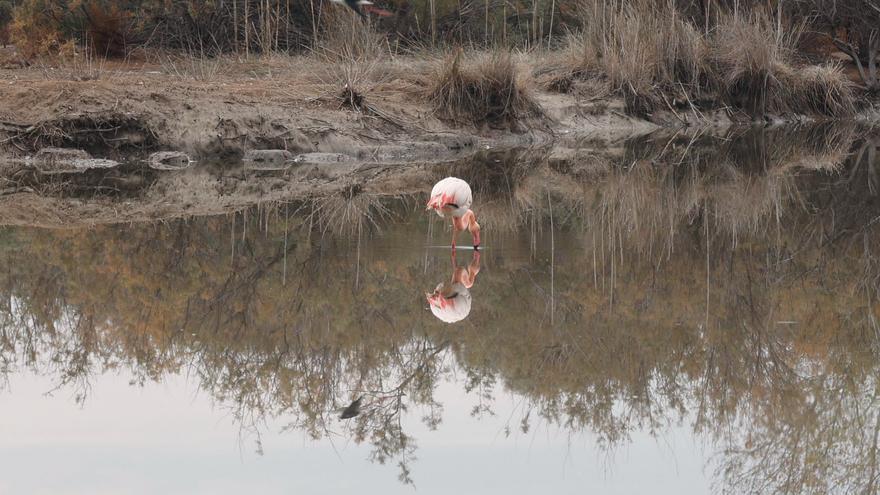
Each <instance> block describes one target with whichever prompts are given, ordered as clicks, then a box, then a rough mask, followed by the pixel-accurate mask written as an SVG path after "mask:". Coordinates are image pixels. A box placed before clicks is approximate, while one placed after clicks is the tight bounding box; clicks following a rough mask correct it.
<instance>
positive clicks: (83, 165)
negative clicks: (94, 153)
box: [34, 158, 119, 174]
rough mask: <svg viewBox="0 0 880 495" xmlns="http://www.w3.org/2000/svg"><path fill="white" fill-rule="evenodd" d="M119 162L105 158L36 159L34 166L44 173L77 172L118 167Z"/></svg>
mask: <svg viewBox="0 0 880 495" xmlns="http://www.w3.org/2000/svg"><path fill="white" fill-rule="evenodd" d="M118 166H119V162H117V161H114V160H107V159H104V158H77V159H74V160H56V161H54V162H44V161H35V162H34V168H36V169H37V170H39V171H40V172H42V173H44V174H76V173H81V172H85V171H87V170H95V169H101V168H113V167H118Z"/></svg>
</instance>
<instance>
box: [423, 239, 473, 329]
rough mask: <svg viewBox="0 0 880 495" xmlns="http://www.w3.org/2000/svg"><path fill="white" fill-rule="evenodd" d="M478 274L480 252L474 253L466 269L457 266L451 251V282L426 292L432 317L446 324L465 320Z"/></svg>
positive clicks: (453, 252)
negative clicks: (471, 289)
mask: <svg viewBox="0 0 880 495" xmlns="http://www.w3.org/2000/svg"><path fill="white" fill-rule="evenodd" d="M478 273H480V252H479V251H474V258H473V259H472V260H471V262H470V264H469V265H468V266H467V268H464V267H460V266H458V263H457V262H456V260H455V251H454V250H453V251H452V280H451V282H449V283H445V282H440V283H439V284H437V287H436V288H434V292H426V293H425V298H426V299H427V300H428V305H429V306H430V307H431V312H432V313H434V316H436V317H437V318H439V319H440V320H442V321H444V322H446V323H455V322H458V321H461V320H463V319H465V318H467V316H468V314H469V313H470V312H471V292H470V290H469V289H470V288H471V287H472V286H473V285H474V281H475V280H476V278H477V274H478Z"/></svg>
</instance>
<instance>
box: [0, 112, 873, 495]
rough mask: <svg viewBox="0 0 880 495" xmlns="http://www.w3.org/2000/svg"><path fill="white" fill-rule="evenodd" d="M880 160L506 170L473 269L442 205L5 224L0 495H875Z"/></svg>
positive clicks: (483, 179)
mask: <svg viewBox="0 0 880 495" xmlns="http://www.w3.org/2000/svg"><path fill="white" fill-rule="evenodd" d="M876 149H877V145H876V141H874V140H872V139H870V138H868V137H865V134H864V133H859V132H856V131H855V130H853V129H848V130H839V129H818V130H807V131H797V132H795V133H788V134H782V133H770V132H761V133H753V134H747V135H737V136H726V137H725V138H723V139H720V138H719V139H714V138H712V139H709V138H705V137H702V136H699V135H697V136H688V137H673V138H672V139H667V140H661V141H651V140H640V141H638V142H629V143H623V144H622V145H621V147H620V149H618V150H617V151H615V152H613V153H612V152H609V151H608V150H605V151H602V152H596V151H595V150H591V149H590V148H589V147H588V146H587V145H584V146H582V147H580V148H572V149H569V150H558V149H557V150H553V151H551V152H549V153H548V152H547V151H546V150H545V151H543V152H535V151H521V152H517V153H506V154H491V155H486V156H483V157H480V158H478V159H476V160H473V161H470V162H468V163H465V164H456V165H451V166H450V168H448V169H443V167H440V168H438V169H437V170H436V171H435V172H436V174H437V176H438V178H439V177H443V176H445V175H446V174H455V175H459V176H462V177H464V178H466V179H467V180H469V181H470V182H471V185H472V187H473V189H474V194H475V205H474V209H475V210H476V211H477V213H478V215H479V219H480V223H481V224H482V225H483V237H484V240H483V245H484V247H485V249H484V250H482V251H481V252H480V253H475V252H474V251H471V250H458V251H457V253H456V254H455V256H454V257H453V256H452V255H451V252H450V250H449V249H448V247H444V246H448V242H449V229H448V226H444V224H443V223H442V222H441V220H440V219H439V218H437V217H436V216H433V217H432V216H431V215H429V214H428V213H426V212H424V211H423V208H424V206H423V205H424V201H425V199H426V196H425V195H426V194H427V190H426V191H425V193H424V195H418V194H413V195H409V194H408V195H395V196H392V195H380V194H372V193H366V192H364V193H357V194H355V193H352V192H351V191H349V193H347V194H346V195H343V196H340V197H336V196H334V197H319V198H310V199H307V200H305V199H300V200H297V201H291V202H289V203H275V204H271V205H259V206H255V207H253V208H250V209H247V210H242V211H238V212H235V213H230V214H228V215H223V216H219V217H202V218H187V219H178V220H168V221H164V222H160V223H135V224H130V225H128V224H127V225H107V226H97V227H92V228H84V229H66V230H49V229H36V228H24V227H15V228H12V227H7V228H4V229H2V230H0V290H2V292H3V294H2V297H0V300H2V302H0V371H2V373H3V382H2V391H0V411H2V418H3V419H2V421H0V466H3V468H2V472H3V475H2V477H0V478H2V479H0V493H16V494H17V493H52V494H58V493H76V494H79V493H83V494H84V493H89V494H94V493H211V494H215V493H242V492H259V493H293V492H296V493H340V492H343V491H358V492H364V493H412V492H413V487H414V488H415V490H416V492H418V493H449V492H453V491H457V492H461V493H477V492H479V493H534V492H536V491H541V492H548V493H587V492H589V493H613V494H617V493H620V494H631V493H652V494H666V493H668V494H681V493H694V494H702V493H715V492H719V493H720V492H727V493H835V492H836V493H874V492H876V491H877V489H878V477H880V470H878V467H880V466H878V462H880V461H878V447H880V443H878V432H880V388H878V380H877V378H878V371H880V326H878V322H877V318H878V316H880V315H878V311H880V305H878V298H877V296H878V289H880V256H878V255H880V247H878V243H877V240H880V232H878V228H880V226H878V219H880V197H878V187H880V182H878V181H880V178H878V176H877V167H878V165H880V163H877V158H876ZM467 239H468V238H467V235H466V234H465V241H467ZM875 252H877V253H878V254H877V255H875V254H874V253H875ZM462 277H464V279H465V280H468V279H469V280H468V283H456V282H461V280H462ZM441 284H443V285H442V286H441ZM468 285H469V286H470V287H467V286H468ZM435 291H436V293H438V294H440V295H441V296H446V299H447V301H446V303H447V305H446V306H445V307H444V309H443V310H437V308H435V309H434V310H432V309H431V307H430V305H429V303H428V297H430V296H431V295H432V294H433V293H435ZM359 397H360V398H362V399H361V403H360V409H359V411H358V412H359V414H358V415H356V416H355V417H353V418H351V419H346V420H342V419H340V413H341V411H342V410H343V409H344V408H346V407H347V406H349V405H350V404H351V403H352V402H353V401H354V400H355V399H357V398H359Z"/></svg>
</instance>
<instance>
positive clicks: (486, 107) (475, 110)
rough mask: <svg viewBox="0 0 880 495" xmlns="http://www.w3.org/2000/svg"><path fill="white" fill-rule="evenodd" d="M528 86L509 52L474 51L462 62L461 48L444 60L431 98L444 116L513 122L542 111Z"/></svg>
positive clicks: (483, 121)
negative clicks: (486, 52)
mask: <svg viewBox="0 0 880 495" xmlns="http://www.w3.org/2000/svg"><path fill="white" fill-rule="evenodd" d="M526 86H527V85H526V83H525V82H524V81H523V80H522V79H521V78H520V75H519V71H518V69H517V65H516V62H514V60H513V58H512V57H511V55H510V53H509V52H494V53H491V54H474V56H472V57H468V61H467V62H462V51H461V50H459V51H457V52H456V53H455V55H453V56H451V57H448V58H446V59H445V60H444V61H443V62H442V63H441V64H440V67H439V69H438V70H437V71H436V73H435V74H434V77H433V78H432V84H431V86H430V88H429V98H430V100H431V104H432V106H433V108H434V111H435V112H436V113H437V115H438V116H440V117H442V118H448V119H453V120H464V121H470V122H472V123H474V124H482V123H489V124H494V125H497V124H508V125H513V124H515V123H516V122H517V121H518V120H520V119H522V118H525V117H528V116H532V115H535V114H537V112H538V106H537V104H535V102H534V100H533V99H532V97H531V95H530V93H529V91H528V90H527V87H526Z"/></svg>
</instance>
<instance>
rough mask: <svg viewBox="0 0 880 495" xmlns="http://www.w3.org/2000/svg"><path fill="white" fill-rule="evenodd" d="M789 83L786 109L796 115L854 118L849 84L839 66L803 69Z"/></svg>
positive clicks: (819, 66)
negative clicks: (799, 113)
mask: <svg viewBox="0 0 880 495" xmlns="http://www.w3.org/2000/svg"><path fill="white" fill-rule="evenodd" d="M795 74H796V77H795V78H794V80H792V81H790V82H789V84H791V86H792V87H794V88H796V89H795V90H792V91H790V92H789V94H790V95H791V102H790V104H789V105H790V106H791V107H792V108H795V109H797V110H798V111H801V112H804V111H810V112H812V113H816V114H819V115H827V116H832V117H847V116H852V115H854V114H855V111H856V109H855V96H854V94H853V87H852V83H851V82H850V80H849V79H848V78H847V77H846V75H845V74H844V73H843V70H842V69H841V68H840V66H839V65H836V64H835V65H816V66H811V67H805V68H803V69H801V70H800V71H799V72H797V73H795Z"/></svg>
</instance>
